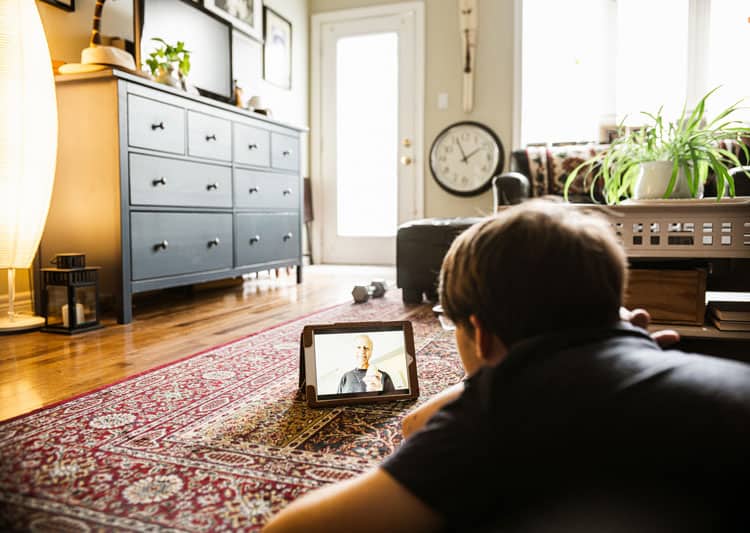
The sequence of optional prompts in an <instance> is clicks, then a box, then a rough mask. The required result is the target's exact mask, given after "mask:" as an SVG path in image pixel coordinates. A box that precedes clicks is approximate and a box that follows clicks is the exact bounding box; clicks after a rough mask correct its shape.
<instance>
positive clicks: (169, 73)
mask: <svg viewBox="0 0 750 533" xmlns="http://www.w3.org/2000/svg"><path fill="white" fill-rule="evenodd" d="M173 72H174V69H164V68H160V69H159V73H158V74H157V75H156V77H155V78H154V80H155V81H157V82H159V83H163V84H164V85H169V86H170V87H177V88H178V89H182V85H181V84H180V80H178V79H177V78H176V77H175V76H174V74H173Z"/></svg>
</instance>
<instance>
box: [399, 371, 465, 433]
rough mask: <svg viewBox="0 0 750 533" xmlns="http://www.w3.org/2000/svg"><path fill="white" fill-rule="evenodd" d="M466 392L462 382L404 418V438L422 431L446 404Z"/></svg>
mask: <svg viewBox="0 0 750 533" xmlns="http://www.w3.org/2000/svg"><path fill="white" fill-rule="evenodd" d="M463 391H464V382H463V381H461V382H459V383H456V384H455V385H452V386H450V387H448V388H447V389H445V390H443V391H441V392H439V393H437V394H435V395H434V396H433V397H432V398H430V399H429V400H427V401H426V402H425V403H423V404H422V405H420V406H419V407H417V408H415V409H414V410H413V411H411V412H410V413H409V414H407V415H406V416H405V417H404V420H403V421H402V422H401V431H402V433H403V434H404V438H408V437H409V436H410V435H412V434H413V433H414V432H416V431H417V430H419V429H421V428H422V427H423V426H424V425H425V424H426V423H427V421H428V420H429V419H430V418H432V415H434V414H435V413H436V412H437V411H439V410H440V408H441V407H443V406H444V405H445V404H447V403H449V402H452V401H453V400H455V399H456V398H458V397H459V396H461V393H462V392H463Z"/></svg>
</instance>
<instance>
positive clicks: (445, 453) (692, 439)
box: [382, 324, 750, 531]
mask: <svg viewBox="0 0 750 533" xmlns="http://www.w3.org/2000/svg"><path fill="white" fill-rule="evenodd" d="M382 467H383V468H384V469H385V470H386V471H387V472H388V473H389V474H390V475H391V476H392V477H394V478H395V479H396V480H397V481H398V482H399V483H400V484H402V485H403V486H404V487H405V488H406V489H408V490H409V491H410V492H412V493H413V494H414V495H416V496H417V497H418V498H419V499H420V500H422V501H423V502H424V503H425V504H426V505H428V506H429V507H430V508H432V509H433V510H434V511H436V512H437V513H438V514H440V515H442V516H443V517H444V518H445V520H446V523H447V525H448V526H449V527H451V528H453V529H456V530H464V531H465V530H471V529H476V528H479V529H482V528H484V530H492V531H494V530H495V529H494V528H495V527H496V526H497V527H499V528H504V529H505V530H509V531H512V530H514V528H516V529H517V530H523V531H551V530H557V531H559V530H561V529H564V528H565V527H572V528H573V529H572V530H576V531H597V530H602V529H603V528H607V527H611V526H612V525H613V524H614V525H617V526H625V527H626V529H625V530H628V529H632V528H637V529H644V530H646V529H648V528H652V529H653V530H660V529H661V530H663V529H664V528H670V529H673V528H675V527H678V528H680V529H681V530H683V531H699V530H703V529H704V528H705V527H708V528H709V529H711V530H714V531H718V530H734V527H735V526H737V524H738V523H742V522H744V520H745V519H746V518H748V517H749V516H750V515H749V514H748V513H747V511H744V510H743V509H744V507H745V506H744V501H742V504H740V500H744V498H740V496H741V495H742V494H743V493H744V491H743V490H742V489H740V490H736V489H734V488H733V487H746V486H747V483H748V482H749V481H750V365H746V364H744V363H741V362H736V361H729V360H723V359H718V358H714V357H709V356H702V355H695V354H686V353H683V352H679V351H662V350H661V349H660V348H659V347H658V346H657V345H656V344H655V343H654V342H653V341H652V340H651V338H650V337H649V336H648V334H647V333H646V332H645V331H643V330H640V329H638V328H634V327H632V326H630V325H628V324H620V325H619V326H618V327H615V328H611V329H602V330H585V331H584V330H581V331H564V332H557V333H553V334H550V335H545V336H543V337H538V338H534V339H529V340H527V341H524V342H522V343H519V344H518V345H516V346H514V347H513V349H511V350H510V352H509V353H508V355H507V357H506V359H505V360H504V361H503V362H502V363H500V364H499V365H498V366H497V367H494V368H484V369H482V370H481V371H479V372H478V373H477V374H475V375H474V376H473V377H471V378H470V379H468V380H467V381H466V382H465V391H464V393H463V394H462V396H461V397H460V398H458V399H457V400H456V401H454V402H452V403H450V404H449V405H447V406H446V407H444V408H443V409H442V410H441V411H439V412H438V413H437V414H435V415H434V416H433V418H432V419H430V421H429V422H428V423H427V425H426V426H425V428H424V429H422V430H421V431H419V432H417V433H416V434H414V435H413V436H412V437H410V438H409V439H408V440H406V441H405V442H404V443H403V445H402V446H401V448H400V449H399V450H397V451H396V452H395V453H394V454H393V455H392V456H391V457H389V458H388V459H386V461H385V462H384V464H383V465H382ZM586 520H588V521H590V522H591V523H590V524H589V525H586ZM565 522H571V523H567V524H566V523H565ZM608 522H612V524H608ZM744 524H745V526H747V525H748V524H750V521H749V522H744ZM556 527H557V529H556ZM488 528H489V529H488ZM654 528H655V529H654ZM615 530H616V531H620V529H615Z"/></svg>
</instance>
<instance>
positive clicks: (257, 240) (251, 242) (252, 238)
mask: <svg viewBox="0 0 750 533" xmlns="http://www.w3.org/2000/svg"><path fill="white" fill-rule="evenodd" d="M256 242H260V235H254V236H252V237H250V244H255V243H256Z"/></svg>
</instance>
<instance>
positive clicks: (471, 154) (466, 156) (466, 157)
mask: <svg viewBox="0 0 750 533" xmlns="http://www.w3.org/2000/svg"><path fill="white" fill-rule="evenodd" d="M480 150H481V148H477V149H476V150H474V151H473V152H471V153H470V154H469V155H464V163H466V161H467V160H468V159H469V158H470V157H471V156H473V155H474V154H476V153H477V152H478V151H480Z"/></svg>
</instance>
